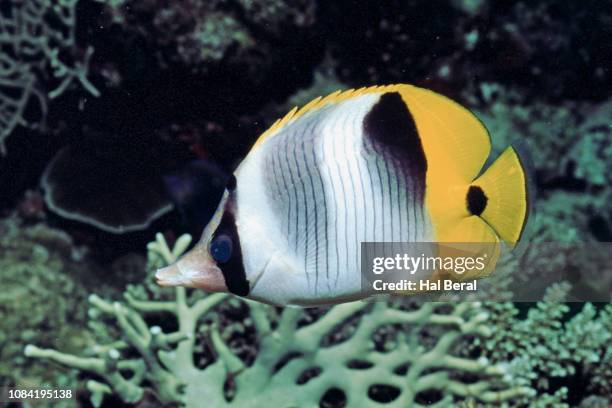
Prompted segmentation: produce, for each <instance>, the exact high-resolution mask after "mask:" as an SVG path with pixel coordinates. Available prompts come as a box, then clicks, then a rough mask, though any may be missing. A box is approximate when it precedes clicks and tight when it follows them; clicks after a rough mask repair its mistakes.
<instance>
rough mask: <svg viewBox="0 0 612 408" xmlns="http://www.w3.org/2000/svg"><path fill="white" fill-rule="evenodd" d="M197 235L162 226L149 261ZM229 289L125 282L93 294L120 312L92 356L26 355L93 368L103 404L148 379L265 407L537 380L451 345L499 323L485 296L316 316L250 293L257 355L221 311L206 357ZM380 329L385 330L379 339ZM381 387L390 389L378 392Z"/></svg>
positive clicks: (415, 399)
mask: <svg viewBox="0 0 612 408" xmlns="http://www.w3.org/2000/svg"><path fill="white" fill-rule="evenodd" d="M189 241H190V238H189V237H188V236H182V237H181V238H179V239H178V240H177V243H176V245H175V247H174V249H172V250H170V248H169V247H168V246H167V244H166V242H165V241H164V239H163V237H162V236H161V234H158V236H157V240H156V241H155V242H154V243H151V244H149V260H150V261H153V262H154V261H155V258H157V259H158V260H159V259H163V260H164V262H165V263H168V262H172V261H174V260H175V259H176V258H177V257H178V256H179V255H180V254H181V253H182V252H183V250H184V249H185V248H186V247H187V246H188V244H189ZM230 299H233V298H232V297H231V296H228V295H225V294H210V295H206V296H203V297H199V298H198V299H197V300H195V301H193V300H192V297H191V296H188V293H187V292H186V291H185V289H183V288H178V289H174V298H173V299H172V300H171V301H165V300H155V301H154V300H150V299H148V300H144V299H138V298H136V297H134V296H133V295H132V294H131V293H130V292H127V293H126V295H125V303H119V302H108V301H105V300H102V299H101V298H99V297H97V296H95V295H92V296H90V303H91V305H92V310H91V312H90V318H91V319H92V320H96V319H100V318H102V317H104V316H106V317H109V316H110V317H112V319H113V320H114V321H115V324H116V325H118V326H119V328H120V331H121V333H122V339H121V340H114V341H108V342H107V344H104V345H100V346H97V347H95V350H92V353H91V356H87V357H77V356H74V355H70V354H65V353H61V352H59V351H56V350H51V349H41V348H38V347H36V346H33V345H28V346H27V347H26V348H25V354H26V355H27V356H30V357H38V358H45V359H49V360H52V361H55V362H58V363H60V364H63V365H67V366H69V367H75V368H78V369H80V370H83V371H88V372H92V373H94V374H96V375H97V377H98V378H101V379H102V380H103V381H104V383H100V382H96V381H93V380H91V381H89V382H88V388H89V390H90V391H91V392H92V401H94V403H95V404H97V405H98V404H100V403H101V401H102V398H103V395H104V394H106V393H109V392H111V391H112V392H115V393H116V394H118V395H119V396H120V397H121V399H123V400H124V401H126V402H132V403H133V402H136V401H138V400H140V399H141V398H142V397H143V395H144V393H145V387H147V385H149V386H151V387H152V388H153V390H154V392H155V394H156V395H157V397H158V398H159V399H160V400H161V401H162V402H163V403H166V404H168V403H178V404H181V405H183V406H187V407H197V406H201V402H202V401H206V403H207V405H208V406H214V407H223V406H239V407H249V406H253V407H255V406H266V405H269V403H270V401H274V405H275V406H283V407H288V406H318V405H319V404H320V403H321V401H323V400H325V399H326V398H329V396H330V395H334V397H333V398H335V399H336V400H338V399H345V400H346V403H347V404H348V406H351V407H360V406H367V407H374V406H383V405H384V406H388V407H393V406H397V407H409V406H421V404H422V403H423V401H424V400H425V399H429V400H430V401H431V400H434V401H436V404H434V406H449V405H452V404H453V402H454V401H455V400H461V399H465V398H472V399H474V400H476V401H480V402H486V403H494V402H499V401H504V400H511V399H513V398H517V397H520V396H524V395H527V394H528V393H529V391H530V390H529V389H528V388H527V387H521V386H515V385H513V384H512V379H511V378H509V377H508V376H507V375H506V374H507V373H506V371H505V370H504V368H503V367H504V365H502V364H497V365H496V364H491V363H490V362H489V360H487V359H486V358H473V357H472V358H468V357H460V356H458V355H457V354H456V353H455V352H454V351H455V349H456V348H457V347H458V345H459V344H460V342H461V340H462V339H463V338H465V337H466V336H476V337H486V336H488V335H489V334H490V327H489V324H488V315H487V314H486V313H484V312H483V309H482V307H481V305H480V303H478V302H472V303H468V302H466V303H459V304H446V303H425V304H422V305H420V306H416V307H414V308H412V309H406V308H401V307H391V305H390V303H389V302H375V303H366V302H354V303H348V304H342V305H338V306H334V307H331V308H330V309H329V310H327V311H326V312H325V313H323V314H322V315H320V316H316V317H314V318H313V317H312V316H311V315H309V313H308V312H307V311H304V310H302V309H294V308H286V309H283V310H281V311H280V312H278V313H275V311H277V309H274V308H272V307H269V306H266V305H263V304H260V303H256V302H250V301H248V302H247V305H248V308H247V310H248V316H247V317H246V318H245V321H244V323H245V324H246V322H247V321H249V322H250V325H252V326H253V327H254V328H255V330H256V335H257V340H256V342H257V345H256V347H257V352H256V355H255V356H254V361H252V362H246V361H244V360H243V359H241V358H239V357H238V355H237V354H236V353H235V352H234V351H233V350H232V348H231V347H230V345H228V342H227V340H226V338H225V337H224V335H223V334H222V333H221V331H220V329H219V324H218V322H219V321H218V320H214V319H213V320H212V322H210V323H208V322H207V323H204V324H205V325H204V330H203V332H204V334H205V336H206V339H207V347H208V348H209V349H210V350H211V351H212V353H213V356H214V357H216V358H213V359H212V360H211V361H210V364H208V365H206V366H205V367H200V366H199V365H197V364H196V363H195V359H194V352H195V348H196V335H197V331H196V329H197V328H198V325H199V322H201V321H202V318H204V317H205V316H206V315H209V316H210V315H211V314H212V315H214V314H215V313H219V311H218V310H217V311H215V310H214V309H215V308H216V309H219V307H221V305H222V304H224V303H225V302H226V301H229V300H230ZM160 315H163V316H172V318H173V319H172V320H173V321H175V322H176V324H175V325H174V326H173V325H170V327H174V328H175V330H174V331H167V332H165V331H164V330H162V328H161V327H159V326H156V325H150V323H148V321H147V320H148V319H150V318H151V317H155V316H158V319H159V316H160ZM274 316H277V317H274ZM309 316H310V317H309ZM163 321H164V322H169V321H170V320H169V319H166V318H164V320H163ZM381 331H382V332H385V333H387V335H383V334H382V332H381ZM423 331H427V332H428V333H430V337H429V341H428V342H423V341H421V340H420V336H421V335H422V333H423ZM381 336H382V337H385V338H386V340H385V341H382V342H381V341H379V340H376V339H377V338H379V339H380V338H381ZM135 356H137V357H135ZM381 390H382V391H385V392H386V393H387V394H386V395H387V397H386V398H387V400H383V399H381V397H380V394H384V392H381ZM377 395H378V396H377ZM336 402H338V401H336ZM383 402H384V404H383Z"/></svg>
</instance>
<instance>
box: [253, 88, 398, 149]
mask: <svg viewBox="0 0 612 408" xmlns="http://www.w3.org/2000/svg"><path fill="white" fill-rule="evenodd" d="M397 86H399V85H386V86H370V87H366V88H359V89H348V90H346V91H336V92H333V93H331V94H329V95H327V96H325V97H320V96H319V97H317V98H315V99H313V100H312V101H310V102H308V103H307V104H306V105H304V106H303V107H302V108H300V109H298V108H297V107H296V108H293V109H292V110H291V111H289V113H287V114H286V115H285V116H283V118H282V119H279V120H277V121H276V122H274V123H273V124H272V126H270V127H269V128H268V130H266V131H265V132H264V133H262V134H261V136H259V138H258V139H257V142H255V145H254V146H253V148H256V147H259V145H261V143H262V142H263V141H264V140H266V139H267V138H269V137H271V136H273V135H275V134H276V133H278V131H280V130H281V129H283V128H284V127H285V126H287V125H288V124H289V123H291V122H293V121H295V120H297V119H298V118H299V117H301V116H302V115H304V114H305V113H308V112H312V111H316V110H317V109H321V108H323V107H324V106H327V105H329V104H332V103H339V102H342V101H346V100H347V99H351V98H354V97H356V96H360V95H364V94H369V93H376V92H386V91H388V90H391V88H393V87H397Z"/></svg>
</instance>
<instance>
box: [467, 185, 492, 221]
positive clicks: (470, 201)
mask: <svg viewBox="0 0 612 408" xmlns="http://www.w3.org/2000/svg"><path fill="white" fill-rule="evenodd" d="M488 200H489V199H488V198H487V196H486V195H485V193H484V191H482V188H480V187H478V186H470V188H469V189H468V192H467V197H466V201H467V208H468V211H469V212H470V214H472V215H480V214H482V212H483V211H484V210H485V208H487V201H488Z"/></svg>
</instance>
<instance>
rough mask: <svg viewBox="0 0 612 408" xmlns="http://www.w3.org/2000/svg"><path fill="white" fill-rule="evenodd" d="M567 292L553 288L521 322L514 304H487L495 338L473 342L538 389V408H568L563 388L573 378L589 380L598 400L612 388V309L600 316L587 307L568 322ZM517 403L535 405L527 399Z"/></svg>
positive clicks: (561, 286) (564, 285)
mask: <svg viewBox="0 0 612 408" xmlns="http://www.w3.org/2000/svg"><path fill="white" fill-rule="evenodd" d="M570 288H571V287H570V285H569V284H567V283H559V284H555V285H552V286H551V287H550V288H549V289H548V290H547V293H546V295H545V296H544V299H543V300H542V301H541V302H538V303H537V305H536V307H533V308H530V309H529V311H528V313H527V316H526V318H524V319H522V318H519V317H518V314H519V310H518V309H517V307H516V306H515V305H514V304H512V303H509V302H508V303H494V302H490V303H485V306H486V308H487V309H489V311H490V314H491V316H492V317H491V320H492V321H493V322H495V324H494V325H493V335H492V336H490V337H488V338H486V339H484V342H482V343H481V339H476V340H475V342H474V346H477V347H478V346H481V347H483V348H484V350H485V355H487V356H489V358H491V360H492V361H495V362H506V361H509V362H510V363H509V365H508V369H509V370H510V371H511V372H513V373H514V375H515V377H516V381H517V382H518V383H519V384H523V385H524V386H531V387H533V388H534V389H537V390H538V401H539V403H540V405H541V406H568V405H567V402H566V398H567V395H568V393H571V392H572V391H571V390H568V389H567V388H566V387H568V386H571V385H573V384H574V385H575V384H576V383H577V381H576V376H580V375H582V376H584V377H585V378H588V382H589V384H588V385H587V388H588V390H589V391H590V392H592V393H594V394H599V395H602V396H606V395H609V384H610V383H612V377H611V373H612V366H611V361H610V354H611V349H612V346H611V344H612V332H611V331H610V327H611V326H612V320H611V314H610V312H611V310H612V309H611V308H610V305H607V306H606V307H605V308H603V309H602V310H600V311H598V310H597V309H596V308H595V306H593V305H592V304H591V303H586V304H584V306H583V307H582V310H580V311H579V312H578V313H577V314H575V315H574V316H573V317H571V318H570V319H568V318H567V315H568V313H569V310H570V308H569V306H568V305H567V304H565V303H563V302H564V301H565V299H566V297H567V295H568V293H569V290H570ZM553 382H554V383H556V384H557V385H556V386H554V387H553V385H552V383H553ZM560 383H561V384H563V385H564V386H561V387H559V385H558V384H560ZM553 401H555V403H553ZM515 402H520V403H523V404H526V403H529V404H530V405H529V406H534V405H531V404H532V403H533V400H532V399H530V398H524V399H523V400H520V399H519V400H517V401H515ZM542 404H543V405H542Z"/></svg>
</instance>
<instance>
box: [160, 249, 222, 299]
mask: <svg viewBox="0 0 612 408" xmlns="http://www.w3.org/2000/svg"><path fill="white" fill-rule="evenodd" d="M155 280H156V282H157V284H158V285H160V286H185V287H190V288H197V289H202V290H204V291H206V292H227V285H226V284H225V278H224V277H223V272H222V271H221V269H219V267H218V266H217V265H216V263H215V262H214V260H212V259H211V258H210V256H207V255H205V254H203V253H202V252H200V251H193V252H189V253H187V254H186V255H185V256H184V257H183V258H181V259H179V260H178V261H177V262H175V263H173V264H172V265H168V266H166V267H165V268H161V269H158V270H157V272H156V273H155Z"/></svg>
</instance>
